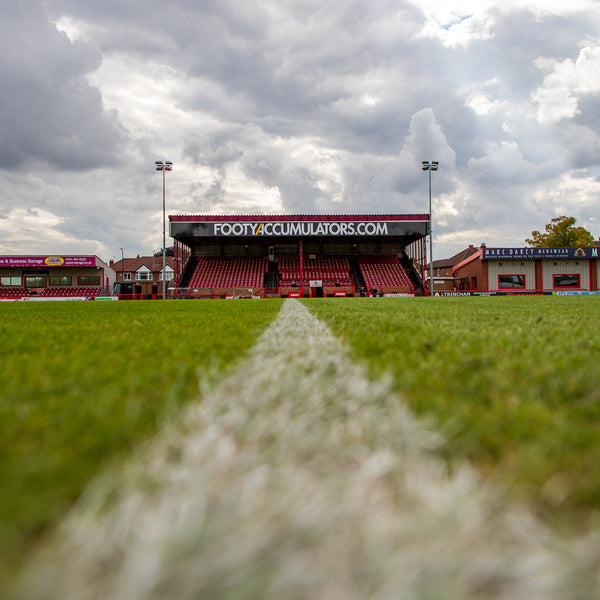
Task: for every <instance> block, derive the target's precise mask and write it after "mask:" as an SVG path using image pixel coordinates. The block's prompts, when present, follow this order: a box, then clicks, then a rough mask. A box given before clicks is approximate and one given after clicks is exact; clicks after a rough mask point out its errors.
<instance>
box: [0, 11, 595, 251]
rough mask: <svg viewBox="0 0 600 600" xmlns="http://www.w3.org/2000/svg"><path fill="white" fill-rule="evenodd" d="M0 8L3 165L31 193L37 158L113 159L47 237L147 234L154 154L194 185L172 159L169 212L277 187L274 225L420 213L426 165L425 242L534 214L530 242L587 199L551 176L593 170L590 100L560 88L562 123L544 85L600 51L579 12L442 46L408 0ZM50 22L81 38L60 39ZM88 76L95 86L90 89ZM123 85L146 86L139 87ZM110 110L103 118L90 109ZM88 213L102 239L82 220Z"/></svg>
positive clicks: (480, 23) (51, 202) (506, 18)
mask: <svg viewBox="0 0 600 600" xmlns="http://www.w3.org/2000/svg"><path fill="white" fill-rule="evenodd" d="M2 4H6V6H4V7H3V8H5V10H4V12H3V14H5V15H7V14H8V15H11V16H10V19H8V20H10V23H8V22H7V21H8V20H5V21H3V24H2V25H0V28H1V30H2V33H3V39H4V40H5V48H6V49H7V50H6V52H5V55H4V56H3V57H0V76H2V77H3V80H4V81H6V82H8V84H7V86H6V88H5V89H6V90H12V94H5V95H4V96H3V98H2V112H1V113H0V133H2V135H3V139H5V140H6V143H5V144H3V146H2V147H0V165H3V166H5V167H8V166H11V165H12V166H19V165H20V166H23V167H24V166H25V165H27V167H28V169H29V173H30V174H31V177H32V178H34V177H35V176H37V174H38V171H36V167H35V164H36V162H45V163H49V164H51V165H52V166H55V167H56V166H57V167H59V168H70V169H80V170H82V169H85V168H88V167H96V166H101V165H105V164H107V163H110V161H111V160H112V158H113V157H114V156H116V154H117V152H118V153H119V156H120V157H121V161H122V163H123V167H122V169H120V170H117V171H114V170H113V171H111V175H112V174H113V173H114V174H115V178H114V179H115V180H116V182H115V183H114V184H110V185H111V186H112V187H110V189H107V190H106V192H104V193H102V186H105V185H109V184H108V183H107V180H108V179H109V178H108V177H106V174H98V175H97V176H94V177H91V176H90V178H89V179H87V180H84V179H83V178H82V179H79V178H78V179H77V180H76V183H73V185H72V186H71V187H70V190H69V197H70V198H71V202H76V199H77V198H80V197H82V196H85V198H86V199H85V202H87V203H88V204H89V206H90V208H89V210H88V211H87V213H86V211H85V210H83V209H82V210H81V211H79V210H78V209H77V210H71V211H70V214H69V215H68V219H67V217H66V216H65V217H64V220H63V222H62V223H61V224H60V225H58V226H57V227H59V228H61V230H62V231H63V232H65V233H66V232H68V231H69V228H70V227H71V226H72V227H73V228H74V229H76V230H77V231H78V232H80V233H81V235H86V236H88V237H89V238H91V239H98V238H102V237H103V236H104V238H106V239H108V237H109V236H112V239H111V242H110V243H111V244H112V245H113V246H114V245H115V243H116V245H117V247H118V246H119V244H122V243H123V242H118V241H116V242H115V240H117V238H118V235H120V234H119V233H118V232H115V231H111V222H113V223H114V222H115V216H116V217H117V221H118V226H119V227H123V226H125V227H128V228H129V229H128V231H130V234H131V236H132V237H135V238H136V239H141V236H142V234H141V232H142V231H144V229H145V230H146V231H147V230H148V229H149V225H148V224H149V223H150V222H151V221H150V220H151V219H152V218H154V215H153V213H152V210H151V209H150V208H149V206H151V203H150V204H149V203H148V201H147V197H152V195H156V194H157V182H156V181H154V180H152V181H151V182H150V180H149V174H148V165H149V163H150V162H151V161H152V160H154V159H155V158H165V157H164V156H163V153H164V152H169V153H170V154H169V156H167V157H166V158H169V159H174V160H175V162H176V163H177V161H180V162H181V163H185V165H186V166H189V168H190V170H192V171H193V172H194V173H195V174H196V173H197V174H199V175H197V177H199V178H200V179H198V180H196V179H193V178H192V177H191V176H190V175H189V173H188V175H187V176H188V177H190V180H188V181H187V182H186V183H182V184H180V187H179V188H178V189H177V188H176V187H175V186H176V185H177V184H176V182H177V181H178V179H177V178H178V177H180V174H179V171H177V168H178V167H179V164H176V171H175V172H174V173H173V176H172V177H171V176H170V178H169V179H170V183H169V185H170V188H169V189H170V190H171V189H173V190H174V191H173V193H172V194H171V196H170V197H175V198H176V200H172V202H177V206H178V207H180V209H181V210H186V211H195V210H198V211H205V212H209V211H211V210H212V209H213V207H217V206H218V207H219V210H223V208H222V207H223V206H225V207H226V206H227V202H228V201H230V199H231V178H232V173H234V174H235V178H240V177H241V178H246V179H245V181H246V184H247V185H248V186H252V185H255V186H256V187H258V188H260V189H262V190H265V189H266V190H269V191H271V190H276V191H277V193H278V194H279V195H280V197H281V206H282V207H283V209H284V210H286V211H288V212H298V213H307V212H346V211H354V212H403V211H406V212H411V211H414V212H424V209H425V208H426V206H425V202H424V200H426V197H425V193H426V179H427V178H426V176H425V175H424V174H423V173H422V171H421V169H420V162H421V160H426V159H427V160H439V161H440V171H439V172H438V173H436V174H435V179H434V181H435V183H434V185H435V194H436V195H437V196H438V204H437V209H438V210H439V211H440V223H439V224H438V226H437V229H436V235H439V236H443V235H448V236H452V235H455V236H458V235H459V234H460V232H461V230H468V231H470V232H471V231H477V230H481V231H493V230H494V228H495V229H497V230H499V229H502V230H503V231H506V230H508V229H510V228H513V229H511V231H513V230H514V223H515V222H516V221H517V220H519V219H522V220H523V222H525V220H526V219H530V220H532V221H534V222H532V223H531V224H528V225H526V226H525V230H524V234H523V235H528V234H529V232H530V230H531V229H533V228H536V227H537V228H539V227H541V226H542V225H543V223H545V222H548V221H549V220H550V218H551V217H552V216H555V215H554V214H553V212H552V211H553V210H554V207H556V206H559V205H560V207H561V208H563V207H564V208H565V210H572V212H574V213H576V210H577V207H578V206H580V205H584V204H585V203H586V202H587V200H586V199H585V198H583V199H582V198H580V197H579V196H577V194H580V195H581V194H584V195H585V194H588V195H589V189H590V188H585V189H586V190H587V191H582V190H584V188H583V187H580V188H577V190H578V191H576V193H575V192H573V190H572V188H571V187H569V186H567V187H566V188H565V190H568V191H566V192H564V194H565V196H566V197H565V198H564V202H563V198H559V195H560V194H561V193H563V191H562V188H560V190H559V191H558V192H555V188H559V183H560V182H559V181H558V180H559V179H560V178H561V176H563V174H564V177H566V178H567V179H568V178H569V177H570V176H571V175H569V173H570V170H571V169H580V170H582V172H583V171H584V170H585V169H590V168H592V167H594V165H598V164H599V163H600V156H599V155H600V142H599V135H600V124H599V116H598V115H599V114H600V113H599V112H598V110H597V109H598V105H599V102H600V94H599V93H598V89H597V88H595V87H594V86H593V85H591V86H590V85H588V86H585V85H579V86H577V85H573V86H572V89H571V88H569V89H568V90H567V91H566V92H564V91H563V92H561V93H564V95H565V98H566V100H565V102H574V103H576V105H577V110H576V111H574V112H573V111H572V113H573V114H569V115H568V116H564V114H563V113H565V111H566V110H567V109H566V108H565V107H564V106H560V102H559V100H560V98H559V94H557V93H554V87H553V86H555V87H556V89H557V90H562V89H563V88H566V87H569V85H571V83H570V82H569V80H564V81H563V79H562V75H561V74H560V73H558V71H557V73H558V74H556V73H554V72H553V71H552V69H553V68H554V67H555V65H559V66H560V65H562V64H563V63H564V62H565V61H567V62H568V61H571V62H574V61H576V60H577V59H578V56H579V53H580V50H581V48H582V46H584V45H585V44H588V45H591V46H597V45H598V40H599V38H600V26H599V21H598V17H597V16H595V15H593V14H583V13H581V12H579V13H577V12H576V11H573V12H572V13H570V14H561V15H556V14H554V15H553V14H550V13H548V14H546V15H545V16H542V17H541V16H539V15H537V16H535V15H534V14H533V13H530V12H527V11H526V10H524V9H519V10H517V11H514V10H513V11H510V10H502V11H501V10H498V11H496V12H494V13H491V14H486V15H484V16H481V15H480V19H479V20H477V19H476V18H475V17H471V16H468V15H465V16H464V17H465V18H464V19H463V20H462V22H461V23H459V26H469V27H471V29H470V31H471V34H472V35H471V37H470V38H469V39H468V40H466V41H464V42H463V43H456V44H454V45H452V44H450V43H444V42H443V39H442V38H443V31H442V32H441V33H440V31H438V33H440V35H439V36H437V37H436V36H432V35H424V33H423V32H424V27H425V25H426V18H425V15H424V13H423V10H422V9H421V8H420V7H419V6H417V5H416V3H410V2H408V1H407V0H372V1H371V2H364V0H348V1H347V2H342V3H340V2H332V1H323V0H319V1H317V0H286V1H275V0H257V1H256V2H247V1H246V0H203V1H202V2H198V1H196V0H171V1H167V0H147V1H145V2H142V1H141V0H128V1H127V2H123V1H122V0H120V1H117V0H105V1H103V2H89V1H84V0H45V1H44V2H43V3H42V4H43V7H44V8H43V9H42V8H41V7H40V5H39V4H38V3H37V2H31V3H25V2H20V3H17V8H16V9H15V8H14V3H10V7H11V9H10V10H7V9H8V8H9V7H8V4H9V3H7V2H6V1H5V0H0V6H2ZM45 11H47V12H45ZM482 14H483V13H482ZM484 17H485V18H484ZM61 20H67V22H68V23H72V24H73V31H74V32H75V34H74V35H72V36H71V38H72V40H78V41H71V40H70V39H69V38H68V37H67V36H66V35H65V34H63V33H60V32H59V31H58V30H57V28H56V27H55V25H54V23H59V24H60V22H61ZM68 23H67V25H68ZM63 25H64V22H63ZM451 29H452V27H451V25H450V24H447V25H446V30H445V31H446V32H448V33H452V31H450V30H451ZM540 58H542V59H544V60H545V61H546V62H545V63H544V64H543V65H542V66H544V65H545V68H542V67H541V66H540V64H541V63H539V62H537V61H538V59H540ZM569 64H570V63H569ZM100 65H103V67H102V68H101V69H99V67H100ZM106 65H109V66H106ZM121 69H122V70H123V72H122V73H121V71H120V70H121ZM98 73H99V74H100V75H99V77H98V78H94V79H93V81H95V82H96V84H95V85H96V86H97V87H94V85H93V84H92V83H90V81H91V80H90V79H89V77H90V76H91V75H95V74H98ZM117 75H118V76H117ZM161 77H164V78H165V79H164V81H163V80H161ZM553 77H554V79H553ZM138 78H139V79H144V80H145V81H146V83H147V82H148V81H152V82H153V85H154V88H153V87H152V85H148V86H147V87H143V86H142V87H141V88H138V87H136V86H137V85H139V81H134V80H136V79H138ZM115 82H118V83H115ZM111 86H113V87H112V88H111ZM117 86H119V87H117ZM561 86H562V87H561ZM139 89H141V90H142V91H138V90H139ZM157 91H159V92H160V93H159V94H157V98H158V99H156V100H155V98H153V97H152V94H155V93H156V92H157ZM111 93H112V96H110V94H111ZM145 93H149V94H150V95H149V97H144V96H143V94H145ZM101 94H103V95H104V97H103V96H102V95H101ZM136 94H142V95H141V96H140V97H136ZM109 96H110V97H111V99H112V102H113V103H112V106H117V107H118V108H119V114H118V118H117V115H116V114H115V113H114V112H112V113H111V112H110V111H107V110H106V109H105V107H104V103H105V102H106V99H107V98H108V97H109ZM120 102H121V104H120ZM135 102H137V104H135ZM153 103H156V104H157V105H160V110H158V109H157V110H155V111H154V112H153V110H152V105H153ZM544 103H546V104H544ZM553 103H556V104H557V106H554V104H553ZM132 106H133V108H131V107H132ZM567 108H568V107H567ZM128 111H129V112H128ZM561 111H562V112H561ZM565 114H566V113H565ZM163 120H164V124H163ZM154 154H157V156H156V157H155V156H154ZM103 175H104V176H103ZM577 176H578V177H579V178H580V179H579V182H580V183H581V182H584V181H585V176H584V175H577ZM43 177H46V184H47V186H50V185H52V186H54V187H53V188H52V191H51V192H48V194H47V198H46V199H45V200H44V201H45V203H46V206H47V208H48V210H50V211H52V212H53V214H61V213H60V209H59V208H58V205H59V201H58V198H60V193H59V192H60V188H61V186H62V185H64V184H62V183H60V182H57V181H56V180H54V179H52V180H50V178H48V177H47V176H45V175H44V176H43ZM111 179H112V178H111ZM31 181H33V179H32V180H31ZM86 181H87V183H86ZM171 182H172V183H171ZM86 185H87V186H88V187H87V188H86ZM560 185H562V183H561V184H560ZM596 185H597V183H596ZM30 187H33V189H35V190H36V194H38V195H37V196H34V195H32V194H31V193H30V192H29V191H28V188H26V187H19V188H18V189H17V190H16V191H15V193H14V195H13V196H12V197H14V198H23V199H24V202H25V203H26V204H27V203H29V204H31V205H32V206H33V205H35V203H36V202H37V200H35V198H39V197H40V196H41V195H43V189H42V190H41V191H40V192H39V193H38V189H37V187H35V185H34V184H33V183H30ZM42 188H43V185H42ZM65 188H66V186H65ZM92 188H93V193H90V194H88V195H86V193H85V192H86V189H88V190H90V189H92ZM540 190H547V191H548V193H549V199H548V200H547V201H543V200H540V197H542V198H543V194H542V192H541V191H540ZM177 194H179V196H177ZM586 197H587V196H586ZM115 198H117V199H118V201H117V200H115ZM559 200H560V202H559ZM578 203H579V204H578ZM239 205H240V204H233V206H236V207H237V206H239ZM2 209H3V210H4V209H5V207H4V206H2ZM255 209H256V206H255V205H253V204H250V205H249V208H248V210H255ZM258 209H260V207H259V206H258ZM557 210H558V208H557ZM64 214H65V215H66V213H64ZM86 214H87V215H89V218H90V219H91V218H92V217H93V218H94V219H95V221H96V223H97V224H100V226H96V225H92V224H91V223H88V224H86V218H87V217H86ZM118 217H120V218H118ZM540 221H541V222H540ZM124 224H126V225H124ZM152 227H154V228H155V227H156V223H154V222H152ZM103 228H104V229H106V230H107V231H111V232H110V234H108V233H107V234H103V233H102V229H103ZM113 229H114V226H113ZM479 241H485V240H475V242H479ZM471 242H473V240H469V243H471ZM459 249H460V248H457V250H459Z"/></svg>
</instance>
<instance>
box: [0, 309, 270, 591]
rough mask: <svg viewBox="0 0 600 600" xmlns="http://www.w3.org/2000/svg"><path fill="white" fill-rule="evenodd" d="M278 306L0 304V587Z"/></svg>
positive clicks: (231, 360)
mask: <svg viewBox="0 0 600 600" xmlns="http://www.w3.org/2000/svg"><path fill="white" fill-rule="evenodd" d="M280 306H281V301H270V300H265V301H260V302H250V301H247V302H241V301H240V302H233V301H232V302H194V301H179V302H165V303H162V302H139V301H131V302H96V303H93V302H39V303H37V302H36V303H33V302H31V303H25V302H23V303H21V302H10V303H9V302H6V303H0V339H2V340H3V343H2V345H1V346H0V482H1V484H0V486H1V488H0V565H2V566H1V567H0V583H1V582H2V580H3V579H5V578H6V577H7V576H8V574H9V573H10V572H11V571H12V570H13V569H14V567H15V565H17V564H18V563H20V562H21V561H22V559H23V558H24V557H25V556H26V555H27V553H28V551H29V550H30V549H31V548H32V547H35V545H36V543H37V542H38V541H39V540H40V538H41V537H42V534H43V533H44V532H46V531H47V530H48V529H49V528H52V527H53V525H54V524H55V523H56V522H57V521H59V520H60V519H61V518H62V516H63V515H64V514H65V512H66V511H67V509H68V508H69V507H70V506H71V505H72V503H73V502H74V501H75V499H76V498H77V497H78V496H79V494H80V493H81V491H82V489H83V488H84V486H85V485H86V484H87V483H88V481H89V480H90V478H91V477H92V476H93V475H94V474H96V473H97V472H98V471H99V470H101V469H104V468H108V467H112V466H115V465H118V464H119V463H120V462H121V461H122V460H124V459H125V458H126V457H128V456H129V455H130V453H131V451H132V449H133V448H135V447H136V446H137V445H138V444H140V443H141V442H143V441H144V440H146V439H149V438H152V437H153V436H154V434H155V433H156V431H157V430H158V429H160V428H161V427H162V426H164V424H165V423H166V422H167V421H168V420H169V419H170V418H172V417H173V416H174V415H176V414H177V413H178V412H179V409H180V408H181V407H182V405H184V404H185V403H187V402H188V401H189V400H192V399H193V400H197V399H198V397H199V395H200V392H199V383H200V382H202V381H205V380H207V379H211V378H212V379H215V378H219V377H221V376H222V375H223V373H224V372H225V371H226V369H227V368H228V367H230V366H231V365H233V364H235V363H236V362H237V361H238V360H239V359H240V358H241V357H242V356H244V354H245V353H246V352H247V350H248V349H249V348H251V347H252V345H253V344H254V342H255V339H256V337H257V336H258V335H259V333H260V332H261V331H262V330H263V329H264V328H265V327H266V326H267V325H268V324H269V323H270V321H271V320H272V319H273V318H274V316H275V315H276V314H277V312H278V311H279V308H280Z"/></svg>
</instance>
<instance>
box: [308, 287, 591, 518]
mask: <svg viewBox="0 0 600 600" xmlns="http://www.w3.org/2000/svg"><path fill="white" fill-rule="evenodd" d="M305 303H306V305H307V306H309V307H310V309H311V311H312V312H313V313H314V314H315V315H316V316H317V317H319V318H321V319H323V320H325V321H326V322H328V324H329V325H330V326H331V327H332V329H333V331H334V333H336V334H337V335H339V336H340V337H341V338H343V340H345V341H346V343H347V344H348V345H349V346H350V347H351V348H352V352H353V355H354V357H355V358H357V359H358V360H360V361H362V362H365V363H366V364H367V365H368V368H369V370H370V372H371V373H372V374H373V375H376V376H381V375H384V374H391V376H392V378H393V385H394V389H395V390H396V391H397V392H399V393H401V394H402V395H403V396H404V398H405V399H406V401H407V403H408V404H409V406H410V407H411V408H412V409H413V410H414V411H415V412H416V413H417V414H419V415H421V416H428V417H431V418H433V419H434V420H435V422H436V424H437V425H438V427H439V428H440V429H441V430H442V431H443V432H444V433H445V435H446V437H447V440H448V441H447V444H446V446H445V449H444V452H445V454H446V456H447V457H448V459H449V461H450V463H452V461H453V460H457V459H459V460H460V459H463V458H467V459H469V460H470V461H471V462H472V463H473V465H474V466H475V467H476V468H477V469H478V470H479V471H480V472H481V473H483V474H485V475H486V476H488V477H493V478H494V479H496V480H498V481H500V482H502V484H503V485H507V486H510V491H511V492H512V493H513V494H515V495H516V496H518V497H520V498H522V499H526V500H527V501H529V502H531V503H532V505H533V506H534V507H535V508H536V509H537V510H539V511H540V512H541V513H542V514H543V515H544V516H545V517H546V518H548V519H549V520H550V521H556V522H560V523H563V524H564V523H568V524H571V525H572V524H573V523H581V522H584V523H587V522H589V519H590V518H591V517H592V516H593V514H594V511H597V509H598V507H599V506H600V469H599V467H598V465H600V444H599V443H598V440H599V439H600V361H599V360H598V357H599V356H600V328H599V327H598V324H597V319H598V311H599V309H600V298H596V297H547V296H546V297H501V298H438V299H431V298H415V299H405V298H374V299H373V298H364V299H335V300H316V299H315V300H310V301H308V302H305Z"/></svg>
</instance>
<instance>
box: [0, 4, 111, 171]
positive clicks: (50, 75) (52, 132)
mask: <svg viewBox="0 0 600 600" xmlns="http://www.w3.org/2000/svg"><path fill="white" fill-rule="evenodd" d="M0 8H1V9H2V15H3V18H2V21H1V22H0V37H1V39H2V45H3V51H2V53H0V81H2V88H3V92H2V96H1V99H0V139H1V140H2V143H1V144H0V167H3V168H15V167H19V166H22V165H23V164H24V163H26V162H30V161H42V162H46V163H48V164H50V165H52V166H53V167H58V168H60V169H73V170H78V169H86V168H90V167H95V166H99V165H104V164H107V163H109V162H111V153H112V152H113V151H114V150H115V149H116V148H117V147H118V143H119V139H120V136H121V135H122V132H121V129H120V128H119V125H118V122H117V119H116V116H115V115H113V114H110V113H107V112H106V111H105V110H104V108H103V106H102V98H101V96H100V93H99V91H98V90H97V89H95V88H94V87H92V86H91V85H90V84H89V83H88V82H87V81H86V79H85V77H86V75H87V74H89V73H91V72H92V71H94V70H95V69H96V68H97V67H98V65H99V64H100V60H101V56H100V55H99V54H98V53H97V52H95V51H94V50H92V49H91V48H90V47H89V46H87V45H85V44H81V43H75V44H72V43H71V42H70V41H69V40H68V38H67V37H66V36H65V35H64V34H62V33H59V32H58V31H57V30H56V28H55V27H54V26H53V25H52V24H51V23H49V21H48V18H47V16H46V14H45V12H44V10H43V8H42V7H41V5H40V4H39V3H38V2H36V1H35V0H32V1H31V2H10V1H8V0H2V2H0Z"/></svg>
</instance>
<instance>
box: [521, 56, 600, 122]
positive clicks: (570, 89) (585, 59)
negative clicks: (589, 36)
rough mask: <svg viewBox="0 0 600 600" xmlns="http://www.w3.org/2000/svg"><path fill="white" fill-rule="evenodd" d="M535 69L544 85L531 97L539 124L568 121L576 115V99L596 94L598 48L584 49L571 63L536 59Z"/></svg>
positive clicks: (599, 76)
mask: <svg viewBox="0 0 600 600" xmlns="http://www.w3.org/2000/svg"><path fill="white" fill-rule="evenodd" d="M535 66H536V67H537V68H538V69H540V70H541V71H542V72H543V73H544V74H545V75H544V83H543V84H542V85H541V86H540V87H539V88H537V89H536V90H535V91H534V92H533V93H532V95H531V97H532V100H533V101H534V102H537V104H538V111H537V118H538V121H539V122H540V123H541V124H548V123H555V122H557V121H560V120H562V119H572V118H573V117H575V116H576V115H577V114H579V112H580V111H579V99H580V98H581V96H583V95H585V94H598V93H600V46H598V45H596V46H593V47H591V46H586V47H584V48H582V49H581V50H580V52H579V56H578V57H577V59H576V60H575V61H573V60H571V59H570V58H568V59H565V60H563V61H558V60H556V59H553V58H543V57H541V58H538V59H537V60H536V61H535Z"/></svg>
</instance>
